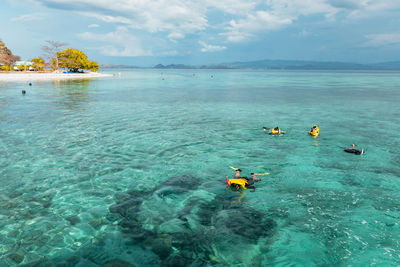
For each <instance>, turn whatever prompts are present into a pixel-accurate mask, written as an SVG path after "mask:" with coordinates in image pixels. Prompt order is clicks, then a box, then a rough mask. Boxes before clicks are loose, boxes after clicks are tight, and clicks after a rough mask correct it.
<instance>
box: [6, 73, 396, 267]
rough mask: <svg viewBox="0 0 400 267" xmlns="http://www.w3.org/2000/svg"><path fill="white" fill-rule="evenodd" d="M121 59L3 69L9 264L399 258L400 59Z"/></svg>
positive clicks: (379, 261)
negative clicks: (293, 66) (361, 68)
mask: <svg viewBox="0 0 400 267" xmlns="http://www.w3.org/2000/svg"><path fill="white" fill-rule="evenodd" d="M116 72H117V71H116ZM121 72H122V75H121V78H107V79H99V80H81V81H64V82H42V83H39V82H34V83H33V86H32V87H29V86H27V84H26V83H0V185H1V186H0V220H1V222H2V223H1V225H0V266H9V265H11V266H13V265H17V263H19V264H20V265H21V266H24V265H26V266H34V265H35V264H38V265H39V266H41V265H43V266H48V265H54V266H55V265H56V264H59V265H60V266H102V265H105V264H107V263H110V262H114V263H116V262H117V261H118V260H119V261H124V262H127V263H130V264H132V265H136V266H154V265H163V266H168V265H174V266H177V265H190V264H192V266H201V265H217V266H218V265H220V266H226V265H240V266H241V265H243V266H249V265H254V266H258V265H264V266H265V265H276V266H287V265H290V264H293V265H303V266H312V265H324V266H326V265H327V266H329V265H331V266H341V265H346V266H347V265H373V264H376V265H378V266H383V265H386V266H387V265H398V264H400V244H399V242H400V229H399V228H400V227H399V217H400V215H399V211H400V198H399V196H400V195H399V193H398V191H399V189H400V187H399V185H400V182H399V178H400V168H399V164H400V146H399V142H400V135H399V134H398V133H399V131H400V126H399V125H400V109H399V107H398V102H399V100H400V74H399V73H395V72H393V73H390V72H380V73H373V72H360V73H358V72H354V73H340V72H283V71H282V72H280V71H277V72H261V71H260V72H258V71H232V70H230V71H226V70H224V71H214V70H212V71H209V70H207V71H193V70H188V71H175V70H169V71H158V70H134V71H121ZM22 89H26V90H27V94H26V95H25V96H22V95H21V90H22ZM313 124H318V125H319V126H320V131H321V136H320V137H319V138H317V139H315V138H312V137H310V136H309V135H307V131H308V129H309V128H310V127H311V126H312V125H313ZM277 125H279V126H280V127H281V128H282V129H284V130H286V131H287V134H286V135H284V136H280V137H274V136H268V135H265V134H264V132H263V131H262V127H263V126H266V127H274V126H277ZM352 143H355V144H357V145H358V146H359V147H364V148H365V149H366V154H365V155H363V156H356V155H352V154H347V153H344V152H343V150H342V147H343V146H346V145H350V144H352ZM229 166H235V167H240V168H241V169H242V170H243V174H244V175H249V174H250V172H261V173H263V172H270V175H269V176H263V177H261V178H262V181H261V182H259V183H258V184H256V187H257V190H256V192H254V193H251V192H243V193H237V192H232V191H226V190H225V186H226V184H225V175H232V174H233V173H232V170H231V169H230V168H229Z"/></svg>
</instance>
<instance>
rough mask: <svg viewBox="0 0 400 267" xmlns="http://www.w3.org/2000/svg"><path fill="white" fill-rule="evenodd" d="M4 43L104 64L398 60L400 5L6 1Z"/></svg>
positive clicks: (0, 28) (399, 0)
mask: <svg viewBox="0 0 400 267" xmlns="http://www.w3.org/2000/svg"><path fill="white" fill-rule="evenodd" d="M0 18H1V24H0V39H1V40H2V41H3V42H4V43H5V44H6V45H7V46H8V47H9V48H10V49H11V50H12V51H13V52H14V54H16V55H19V56H21V57H22V58H23V59H31V58H33V57H35V56H40V55H41V54H42V51H41V46H42V45H44V41H45V40H53V41H59V42H67V43H68V46H69V47H74V48H77V49H80V50H83V51H84V52H85V53H86V54H88V56H89V58H90V59H94V60H97V61H98V62H99V63H100V64H105V63H111V64H130V65H138V66H152V65H154V64H157V63H163V64H170V63H184V64H192V65H199V64H210V63H221V62H232V61H251V60H259V59H295V60H320V61H346V62H359V63H372V62H381V61H394V60H400V27H399V25H400V0H18V1H15V0H0Z"/></svg>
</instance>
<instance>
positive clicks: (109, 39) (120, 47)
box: [78, 26, 152, 57]
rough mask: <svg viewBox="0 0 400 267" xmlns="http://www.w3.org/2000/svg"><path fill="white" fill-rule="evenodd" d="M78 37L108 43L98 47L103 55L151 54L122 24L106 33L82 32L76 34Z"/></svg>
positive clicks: (133, 55)
mask: <svg viewBox="0 0 400 267" xmlns="http://www.w3.org/2000/svg"><path fill="white" fill-rule="evenodd" d="M78 37H79V38H81V39H84V40H92V41H97V42H103V43H108V45H104V46H101V47H100V48H99V49H100V50H101V53H102V54H103V55H105V56H120V57H136V56H151V55H152V53H151V51H150V50H144V49H143V48H142V46H141V42H140V40H139V39H138V38H136V37H135V36H133V35H131V34H130V33H129V32H128V30H127V29H126V27H122V26H120V27H118V28H117V30H116V31H115V32H109V33H106V34H95V33H91V32H84V33H80V34H78Z"/></svg>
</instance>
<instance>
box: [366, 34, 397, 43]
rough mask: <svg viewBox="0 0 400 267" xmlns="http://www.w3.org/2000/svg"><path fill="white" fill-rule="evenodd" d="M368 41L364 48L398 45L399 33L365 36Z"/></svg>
mask: <svg viewBox="0 0 400 267" xmlns="http://www.w3.org/2000/svg"><path fill="white" fill-rule="evenodd" d="M365 37H367V38H368V39H370V40H369V41H368V42H367V43H366V46H385V45H394V44H400V33H387V34H370V35H366V36H365Z"/></svg>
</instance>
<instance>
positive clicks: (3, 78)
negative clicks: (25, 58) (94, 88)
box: [0, 72, 114, 82]
mask: <svg viewBox="0 0 400 267" xmlns="http://www.w3.org/2000/svg"><path fill="white" fill-rule="evenodd" d="M113 76H114V75H113V74H105V73H97V72H86V73H54V72H50V73H32V72H29V73H27V72H22V73H14V72H12V73H9V72H8V73H1V72H0V82H26V81H51V80H69V79H83V78H102V77H113Z"/></svg>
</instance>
